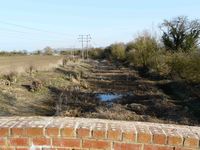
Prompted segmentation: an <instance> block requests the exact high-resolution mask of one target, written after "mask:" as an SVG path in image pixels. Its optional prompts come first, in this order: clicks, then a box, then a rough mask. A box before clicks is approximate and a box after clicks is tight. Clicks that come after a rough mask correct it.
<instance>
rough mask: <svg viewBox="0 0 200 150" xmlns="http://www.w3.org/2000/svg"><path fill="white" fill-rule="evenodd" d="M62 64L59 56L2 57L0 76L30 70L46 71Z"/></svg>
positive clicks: (0, 59)
mask: <svg viewBox="0 0 200 150" xmlns="http://www.w3.org/2000/svg"><path fill="white" fill-rule="evenodd" d="M61 64H62V57H60V56H2V57H0V74H1V75H5V74H9V73H11V72H16V73H24V72H29V71H30V69H31V70H37V71H47V70H50V69H52V68H55V67H58V66H59V65H61Z"/></svg>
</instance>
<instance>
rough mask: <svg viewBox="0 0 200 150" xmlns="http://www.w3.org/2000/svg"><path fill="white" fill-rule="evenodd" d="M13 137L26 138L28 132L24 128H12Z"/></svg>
mask: <svg viewBox="0 0 200 150" xmlns="http://www.w3.org/2000/svg"><path fill="white" fill-rule="evenodd" d="M11 135H12V136H25V135H27V133H26V130H25V129H24V128H11Z"/></svg>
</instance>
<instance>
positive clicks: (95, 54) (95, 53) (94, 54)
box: [88, 48, 104, 59]
mask: <svg viewBox="0 0 200 150" xmlns="http://www.w3.org/2000/svg"><path fill="white" fill-rule="evenodd" d="M88 54H89V57H90V58H92V59H102V58H103V57H104V49H102V48H93V49H91V50H89V51H88Z"/></svg>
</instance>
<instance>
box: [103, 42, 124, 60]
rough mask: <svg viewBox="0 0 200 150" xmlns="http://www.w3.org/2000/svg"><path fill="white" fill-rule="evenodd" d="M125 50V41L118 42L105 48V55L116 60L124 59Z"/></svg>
mask: <svg viewBox="0 0 200 150" xmlns="http://www.w3.org/2000/svg"><path fill="white" fill-rule="evenodd" d="M125 51H126V47H125V45H124V44H123V43H116V44H112V45H111V46H109V47H108V48H107V49H106V50H105V55H106V57H109V58H110V59H112V60H115V61H124V60H125V59H126V52H125Z"/></svg>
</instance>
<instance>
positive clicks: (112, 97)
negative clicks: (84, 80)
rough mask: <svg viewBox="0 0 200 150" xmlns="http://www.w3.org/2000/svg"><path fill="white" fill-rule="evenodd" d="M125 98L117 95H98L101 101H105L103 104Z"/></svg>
mask: <svg viewBox="0 0 200 150" xmlns="http://www.w3.org/2000/svg"><path fill="white" fill-rule="evenodd" d="M123 96H124V95H122V94H117V93H100V94H97V98H98V99H99V100H100V101H103V102H108V101H114V100H116V99H120V98H122V97H123Z"/></svg>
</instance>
